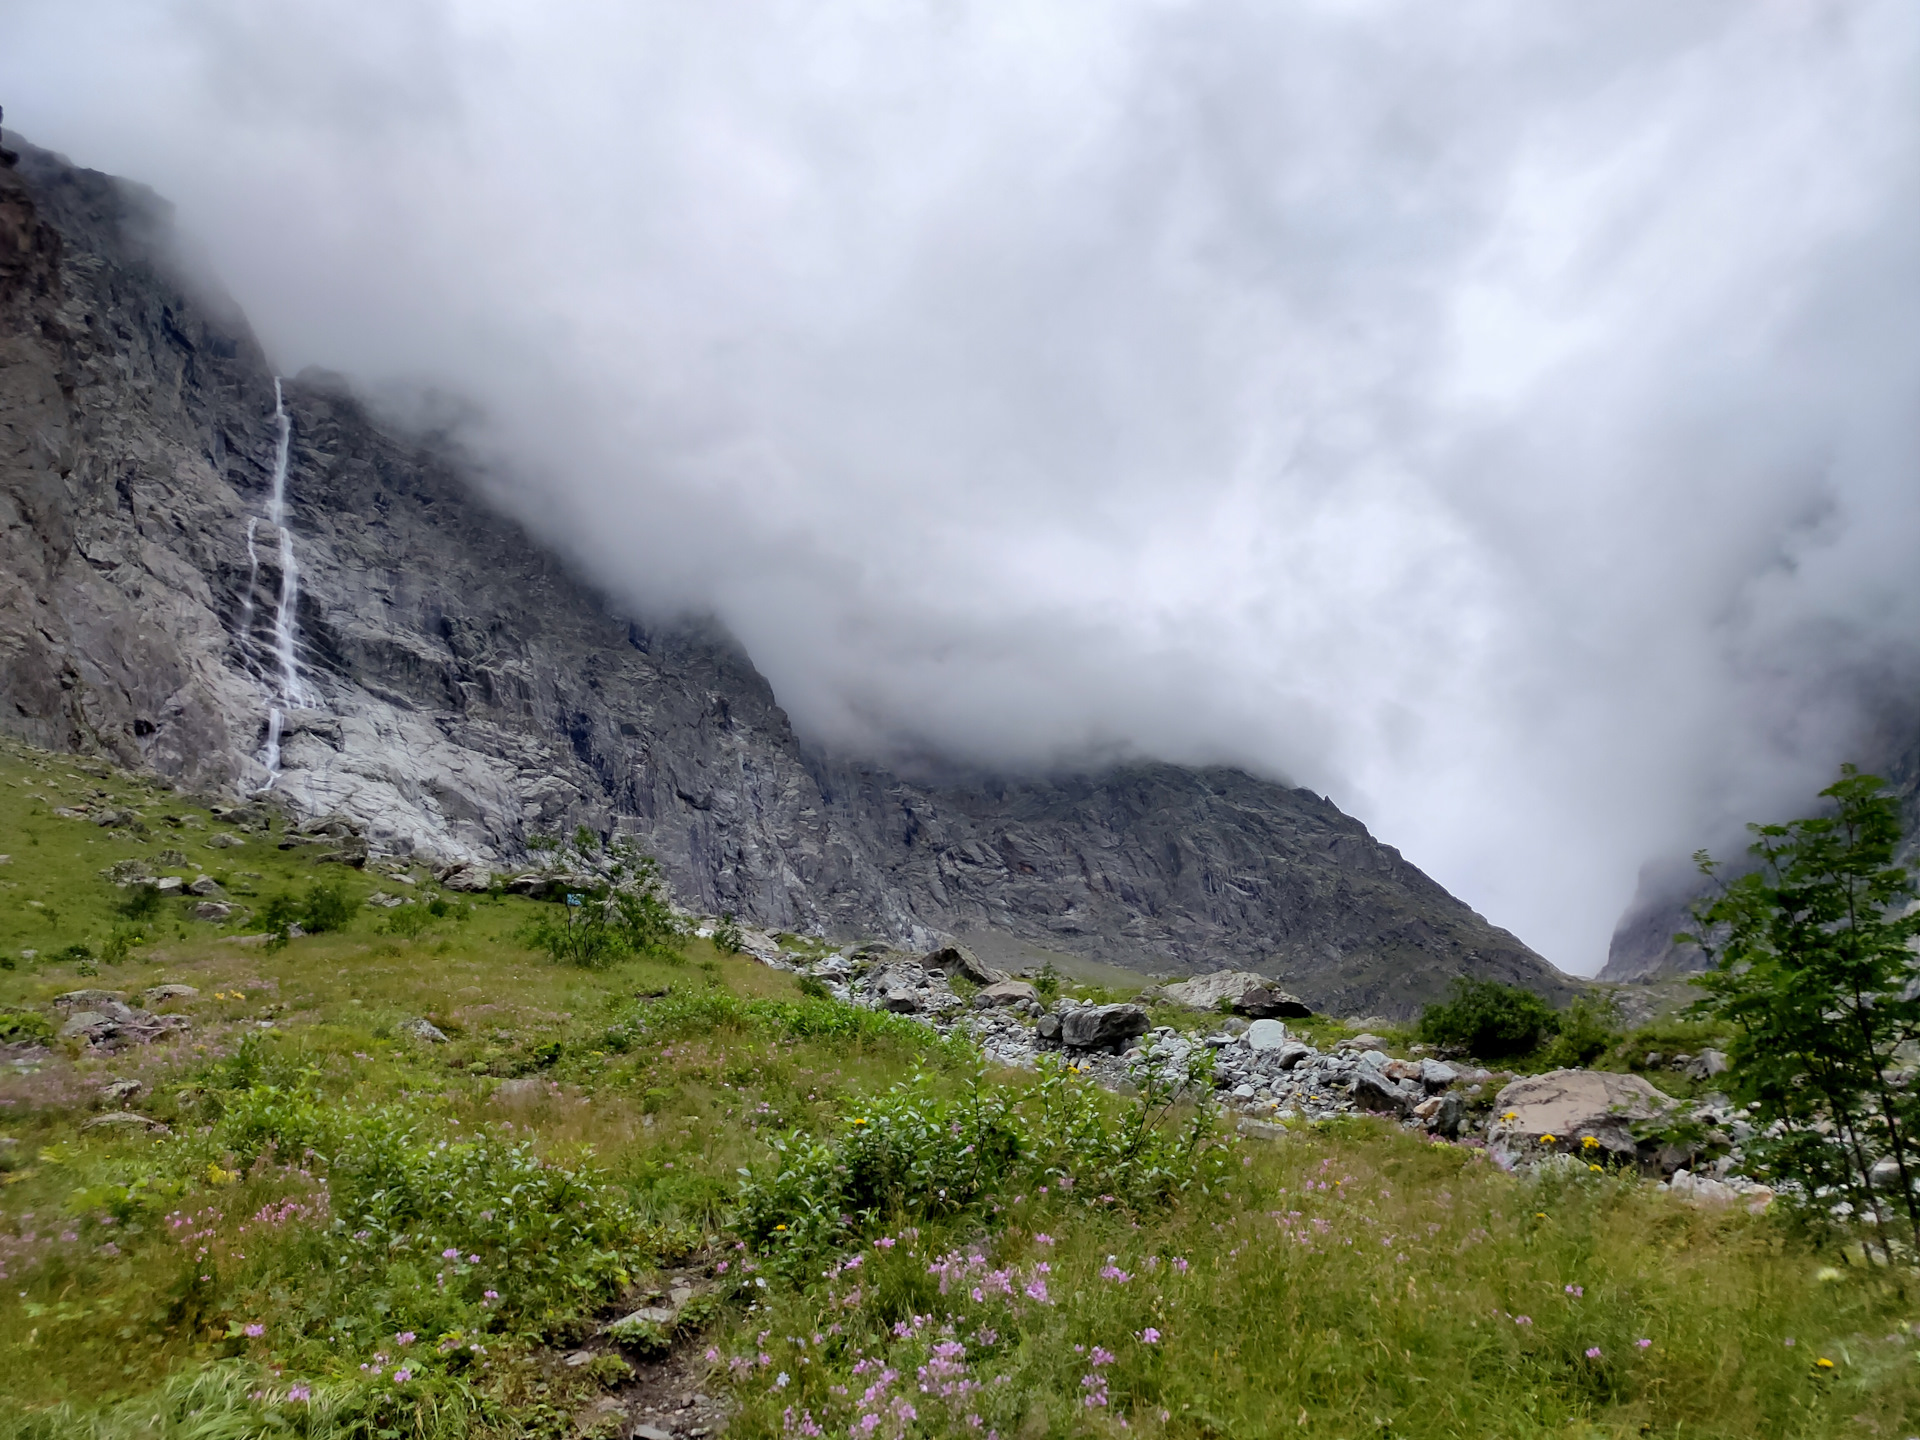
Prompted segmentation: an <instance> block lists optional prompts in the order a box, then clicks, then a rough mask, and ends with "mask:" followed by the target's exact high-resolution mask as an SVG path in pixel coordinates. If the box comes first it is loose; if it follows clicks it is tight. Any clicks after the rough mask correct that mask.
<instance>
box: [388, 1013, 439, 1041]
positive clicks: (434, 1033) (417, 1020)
mask: <svg viewBox="0 0 1920 1440" xmlns="http://www.w3.org/2000/svg"><path fill="white" fill-rule="evenodd" d="M394 1029H396V1030H398V1031H399V1032H400V1033H401V1034H402V1035H407V1036H410V1037H412V1038H413V1039H415V1040H424V1041H426V1043H427V1044H429V1045H444V1044H446V1043H447V1037H446V1034H445V1032H444V1031H442V1030H441V1029H440V1027H439V1026H438V1025H436V1024H434V1023H433V1022H432V1021H431V1020H426V1019H422V1018H421V1017H419V1016H415V1017H414V1018H413V1019H411V1020H402V1021H401V1022H400V1023H399V1024H398V1025H396V1026H394Z"/></svg>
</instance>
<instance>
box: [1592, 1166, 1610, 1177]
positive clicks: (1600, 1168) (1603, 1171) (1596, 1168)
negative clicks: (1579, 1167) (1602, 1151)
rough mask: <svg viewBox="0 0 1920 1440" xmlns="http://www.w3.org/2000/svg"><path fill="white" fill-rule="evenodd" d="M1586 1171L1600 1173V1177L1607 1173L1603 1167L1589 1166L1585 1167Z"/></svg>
mask: <svg viewBox="0 0 1920 1440" xmlns="http://www.w3.org/2000/svg"><path fill="white" fill-rule="evenodd" d="M1587 1169H1589V1170H1597V1171H1599V1172H1600V1173H1601V1174H1602V1175H1604V1174H1606V1173H1607V1172H1606V1167H1605V1166H1602V1165H1589V1166H1587Z"/></svg>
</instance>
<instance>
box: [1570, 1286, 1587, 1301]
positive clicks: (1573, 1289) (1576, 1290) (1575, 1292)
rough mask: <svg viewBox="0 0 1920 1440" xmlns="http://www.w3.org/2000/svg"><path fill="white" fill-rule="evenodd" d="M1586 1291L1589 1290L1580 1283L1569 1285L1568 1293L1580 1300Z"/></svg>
mask: <svg viewBox="0 0 1920 1440" xmlns="http://www.w3.org/2000/svg"><path fill="white" fill-rule="evenodd" d="M1586 1293H1587V1292H1586V1291H1585V1290H1584V1289H1582V1288H1581V1287H1580V1286H1578V1285H1569V1286H1567V1294H1569V1295H1571V1296H1573V1298H1574V1299H1576V1300H1578V1299H1579V1298H1580V1297H1581V1296H1582V1295H1584V1294H1586Z"/></svg>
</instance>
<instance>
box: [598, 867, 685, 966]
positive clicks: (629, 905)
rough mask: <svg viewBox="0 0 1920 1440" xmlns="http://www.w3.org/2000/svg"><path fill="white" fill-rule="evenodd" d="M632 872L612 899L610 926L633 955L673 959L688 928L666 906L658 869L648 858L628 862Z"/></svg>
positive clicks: (670, 907) (668, 906) (664, 892)
mask: <svg viewBox="0 0 1920 1440" xmlns="http://www.w3.org/2000/svg"><path fill="white" fill-rule="evenodd" d="M629 867H630V871H631V873H630V874H629V875H628V876H627V877H626V878H625V880H624V882H623V884H622V886H621V888H620V889H619V890H617V891H615V892H614V896H613V923H614V924H615V925H616V926H617V927H618V928H619V930H620V935H621V940H622V942H623V943H624V944H625V946H626V948H627V950H628V951H629V952H630V953H632V954H635V955H654V956H658V957H661V958H663V959H664V958H672V957H675V956H677V955H678V954H679V950H680V942H681V941H683V940H685V939H686V937H687V927H686V925H685V924H684V923H683V922H682V921H681V919H680V917H679V916H677V915H675V914H674V913H673V907H672V906H671V905H669V904H668V903H667V898H666V886H665V885H664V884H663V883H662V882H661V880H660V866H659V863H658V862H657V861H655V860H654V859H653V857H652V856H650V855H642V856H640V857H639V858H637V859H634V860H631V861H630V862H629Z"/></svg>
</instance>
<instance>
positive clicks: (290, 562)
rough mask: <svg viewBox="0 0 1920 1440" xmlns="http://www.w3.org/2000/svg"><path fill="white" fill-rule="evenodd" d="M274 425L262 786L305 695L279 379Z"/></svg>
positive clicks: (286, 418) (254, 558) (251, 522)
mask: <svg viewBox="0 0 1920 1440" xmlns="http://www.w3.org/2000/svg"><path fill="white" fill-rule="evenodd" d="M273 420H274V424H275V425H276V426H277V427H278V429H279V435H278V436H277V438H276V439H275V441H274V447H273V488H272V490H271V491H270V492H269V494H268V497H267V523H268V524H269V525H272V526H273V527H274V528H275V529H276V530H278V531H279V532H280V600H279V604H278V605H276V606H275V608H274V615H273V656H274V662H275V668H276V670H277V671H278V675H277V677H276V678H277V680H278V684H277V687H276V688H275V690H274V693H273V698H272V700H271V701H270V702H269V704H268V706H267V745H266V751H265V755H264V759H265V761H266V766H267V784H268V786H269V787H271V786H272V784H273V782H274V781H275V780H277V779H279V778H280V735H281V732H282V730H283V729H284V728H285V725H286V712H287V710H288V709H290V708H292V707H294V706H297V705H304V704H305V703H306V698H307V697H306V690H305V687H304V686H302V685H301V683H300V666H299V661H298V658H297V656H296V653H295V651H296V646H297V642H298V628H297V627H298V621H299V615H300V567H299V564H298V563H297V562H296V561H295V559H294V555H293V532H292V531H291V530H289V529H288V528H287V457H288V453H289V451H290V450H291V448H292V442H293V417H292V416H291V415H289V414H287V403H286V396H285V395H284V393H283V392H282V390H281V384H280V377H279V376H277V375H276V376H275V377H274V380H273ZM257 523H258V522H257V521H256V520H255V519H254V518H252V517H249V518H248V520H247V558H248V560H249V561H250V562H251V563H252V566H253V572H252V574H250V575H249V576H248V583H247V598H246V602H245V605H244V606H243V609H242V614H243V616H244V619H245V624H246V627H247V635H246V642H245V643H247V644H251V643H252V639H253V580H254V578H255V576H257V575H258V573H259V569H260V557H259V555H258V554H257V553H256V552H255V549H254V543H253V537H254V530H255V528H256V526H257Z"/></svg>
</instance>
